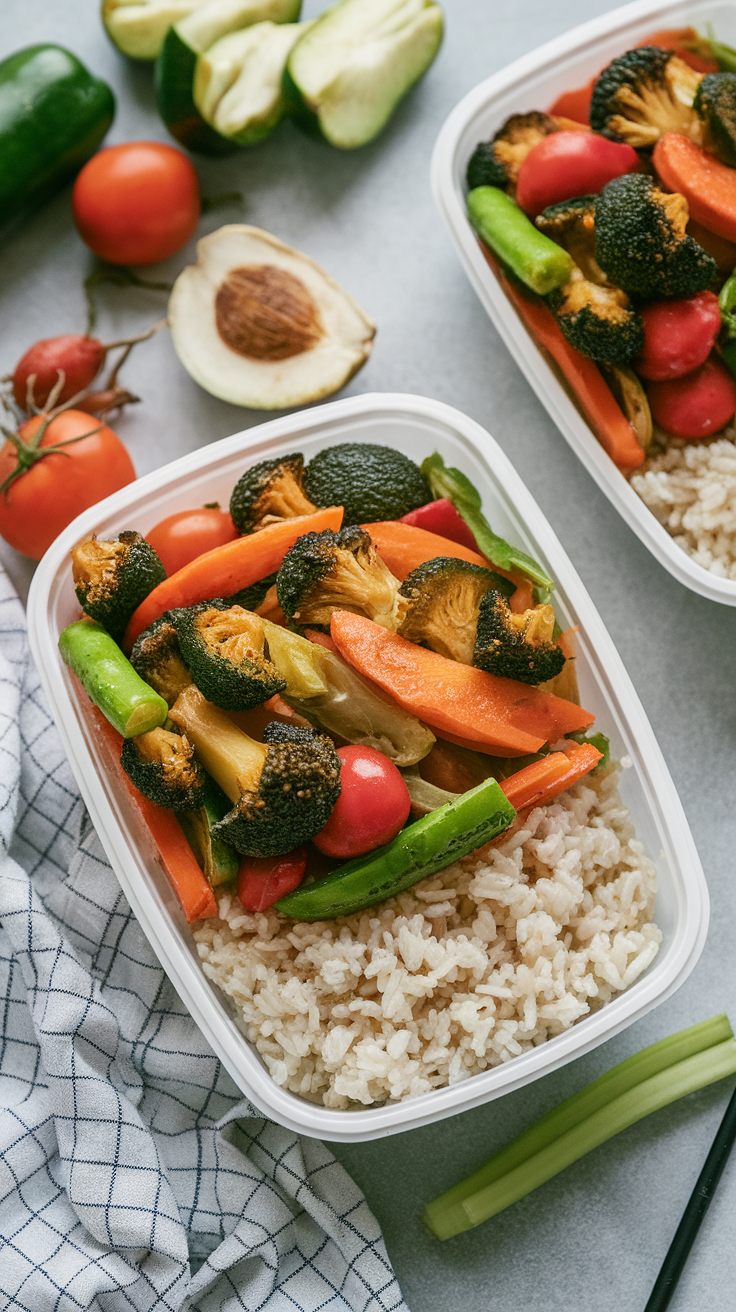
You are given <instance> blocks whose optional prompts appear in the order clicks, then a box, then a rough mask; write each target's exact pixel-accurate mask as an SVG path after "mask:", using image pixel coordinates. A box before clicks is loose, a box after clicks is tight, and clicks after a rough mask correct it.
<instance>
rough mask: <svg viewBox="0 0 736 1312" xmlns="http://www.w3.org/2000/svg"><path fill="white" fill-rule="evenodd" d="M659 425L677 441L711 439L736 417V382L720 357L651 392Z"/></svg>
mask: <svg viewBox="0 0 736 1312" xmlns="http://www.w3.org/2000/svg"><path fill="white" fill-rule="evenodd" d="M647 395H648V397H649V404H650V406H651V407H652V418H653V419H654V422H655V424H659V426H660V428H664V429H665V430H666V432H668V433H672V435H673V437H689V438H696V437H710V435H711V433H718V432H720V430H721V429H722V428H724V427H725V425H726V424H727V423H728V421H729V419H732V418H733V416H734V413H736V381H735V380H734V377H733V375H732V374H731V373H729V371H728V369H727V368H726V366H725V365H724V364H722V363H721V361H720V360H719V359H717V357H716V356H713V355H712V356H711V357H710V359H709V360H706V362H705V364H701V366H700V368H699V369H696V370H695V371H694V373H691V374H686V375H685V377H684V378H673V379H669V380H668V381H667V382H664V383H650V384H649V387H648V388H647Z"/></svg>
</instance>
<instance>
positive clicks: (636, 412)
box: [598, 364, 654, 452]
mask: <svg viewBox="0 0 736 1312" xmlns="http://www.w3.org/2000/svg"><path fill="white" fill-rule="evenodd" d="M598 367H599V369H600V370H601V372H602V374H603V377H604V378H605V380H606V382H607V383H608V386H609V387H610V389H611V391H612V392H613V395H614V396H615V398H616V400H617V401H618V403H619V405H620V406H621V409H622V410H623V412H624V414H625V415H626V418H627V419H628V421H629V423H630V424H631V427H632V428H633V430H634V432H635V433H636V440H637V442H638V443H639V445H640V446H641V447H643V448H644V450H645V451H647V452H648V451H649V450H650V447H651V446H652V444H653V442H654V426H653V424H652V412H651V410H650V409H649V401H648V399H647V394H646V392H645V390H644V384H643V383H642V381H641V379H640V378H639V377H638V375H637V374H635V373H634V370H633V369H629V368H628V366H627V365H623V364H599V366H598Z"/></svg>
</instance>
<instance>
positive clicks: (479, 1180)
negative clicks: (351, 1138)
mask: <svg viewBox="0 0 736 1312" xmlns="http://www.w3.org/2000/svg"><path fill="white" fill-rule="evenodd" d="M693 1063H695V1064H694V1065H693ZM734 1072H736V1041H734V1039H733V1034H732V1030H731V1026H730V1024H729V1022H728V1018H727V1017H726V1016H715V1017H713V1018H712V1019H710V1020H707V1021H703V1022H701V1023H700V1024H699V1025H693V1026H691V1027H690V1028H689V1029H685V1030H681V1031H680V1032H679V1033H677V1034H673V1035H672V1036H671V1037H669V1038H667V1039H662V1040H660V1041H659V1042H658V1043H654V1044H652V1045H651V1046H650V1047H648V1048H645V1049H644V1050H643V1052H640V1053H637V1054H636V1055H635V1056H633V1057H629V1058H627V1059H626V1061H623V1062H620V1063H619V1065H618V1066H615V1067H614V1068H613V1070H611V1071H608V1072H607V1073H606V1074H605V1075H602V1076H600V1078H599V1079H597V1080H594V1081H593V1083H592V1084H589V1085H588V1087H587V1088H585V1089H581V1090H580V1092H579V1093H576V1094H573V1096H572V1097H571V1098H568V1099H567V1100H566V1101H565V1102H563V1103H561V1104H560V1106H559V1107H555V1108H554V1109H553V1110H552V1111H551V1112H548V1113H547V1115H546V1116H543V1117H542V1118H541V1120H539V1121H537V1122H536V1124H535V1125H533V1126H531V1127H530V1128H529V1129H528V1130H526V1131H525V1132H524V1134H522V1135H520V1136H519V1137H518V1138H517V1139H514V1140H513V1142H512V1143H510V1144H508V1145H507V1146H506V1147H505V1148H503V1149H502V1150H501V1151H500V1152H499V1153H496V1154H495V1156H493V1157H492V1158H490V1160H489V1161H488V1162H486V1163H485V1164H484V1165H483V1166H482V1167H481V1168H480V1169H479V1170H478V1171H476V1172H474V1174H473V1175H471V1176H469V1177H468V1178H467V1179H466V1180H463V1181H461V1183H460V1184H458V1185H455V1187H454V1188H453V1189H449V1190H448V1191H447V1192H446V1193H444V1194H442V1195H440V1197H439V1198H435V1199H434V1200H433V1201H432V1202H431V1203H429V1204H428V1205H427V1208H426V1210H425V1214H424V1220H425V1222H426V1224H427V1225H428V1226H429V1228H430V1230H432V1231H433V1233H434V1234H435V1235H437V1237H438V1239H449V1238H451V1237H452V1236H453V1235H455V1234H459V1233H461V1231H463V1230H469V1229H471V1228H472V1226H474V1225H477V1224H478V1223H479V1222H480V1221H483V1220H486V1219H487V1218H488V1217H490V1216H494V1215H495V1214H496V1212H499V1211H502V1210H503V1208H504V1207H508V1206H509V1205H510V1203H512V1202H516V1201H517V1199H519V1198H522V1197H523V1196H524V1195H525V1194H527V1193H530V1192H531V1191H532V1190H533V1189H536V1188H537V1187H538V1185H540V1184H542V1183H544V1181H545V1180H548V1179H549V1178H550V1177H551V1176H552V1175H555V1174H556V1173H557V1172H558V1171H561V1170H563V1169H564V1168H565V1167H566V1166H569V1165H570V1164H571V1163H572V1162H574V1161H576V1160H577V1159H578V1158H579V1157H581V1156H583V1155H584V1154H585V1153H586V1152H589V1151H590V1150H591V1149H592V1148H595V1147H597V1146H598V1144H600V1143H604V1142H605V1140H606V1139H609V1138H610V1137H611V1136H612V1135H614V1134H617V1133H618V1132H619V1130H623V1129H625V1128H626V1127H627V1126H628V1125H632V1124H633V1123H634V1122H635V1121H637V1120H639V1119H640V1118H641V1117H643V1116H647V1115H649V1113H650V1112H651V1111H656V1110H657V1109H658V1108H659V1107H664V1106H666V1105H667V1104H668V1103H669V1102H673V1101H674V1100H675V1099H677V1098H680V1097H683V1096H684V1094H685V1093H689V1092H692V1091H693V1090H694V1089H698V1088H701V1087H703V1086H704V1085H706V1084H710V1083H712V1082H713V1081H714V1080H719V1079H722V1078H723V1077H724V1076H725V1075H729V1074H731V1073H734ZM693 1081H694V1082H693ZM488 1209H490V1210H488Z"/></svg>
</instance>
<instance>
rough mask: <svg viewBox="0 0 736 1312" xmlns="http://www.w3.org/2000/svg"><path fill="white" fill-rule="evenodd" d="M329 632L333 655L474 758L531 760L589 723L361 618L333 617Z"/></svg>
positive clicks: (547, 698) (568, 706)
mask: <svg viewBox="0 0 736 1312" xmlns="http://www.w3.org/2000/svg"><path fill="white" fill-rule="evenodd" d="M330 632H331V634H332V637H333V638H334V640H335V643H336V644H337V649H338V651H339V652H340V655H341V656H344V658H345V660H347V661H349V662H350V664H351V665H353V666H354V667H355V669H357V670H359V671H360V673H361V674H364V675H366V676H367V678H369V679H372V680H373V682H374V683H377V684H378V686H379V688H383V690H384V692H387V693H388V694H389V696H391V697H393V698H394V700H395V701H397V702H398V703H399V705H400V706H403V707H404V709H405V710H407V711H411V712H412V714H414V715H416V716H418V717H419V719H420V720H424V722H425V723H426V724H428V725H429V726H430V728H433V729H434V728H436V729H438V730H439V732H440V733H441V734H443V736H444V737H447V738H450V739H451V740H452V739H453V736H454V735H457V736H458V737H459V738H460V739H462V740H464V742H463V745H468V746H472V747H474V748H475V749H476V750H477V751H486V752H489V751H491V750H492V751H493V753H494V754H495V755H497V756H509V755H511V756H513V755H522V754H525V753H530V752H538V751H539V749H540V747H542V746H543V745H544V743H546V742H555V741H556V740H557V739H558V738H561V737H563V735H564V734H566V733H572V732H574V731H575V730H576V729H582V728H586V727H587V726H588V725H589V724H592V722H593V720H594V718H595V717H594V716H593V715H591V714H590V713H589V712H588V711H584V710H582V709H581V707H579V706H573V705H572V703H571V702H565V701H563V700H562V699H561V698H560V697H554V696H552V695H551V694H550V693H546V692H540V690H539V689H538V688H532V687H530V686H529V684H525V683H518V682H517V681H516V680H515V679H501V678H497V677H496V676H495V675H493V674H486V673H485V672H484V671H483V670H477V669H475V668H474V667H473V666H472V665H461V664H460V662H459V661H452V660H448V659H447V658H446V657H445V656H438V655H437V653H436V652H433V651H428V650H427V649H426V648H424V647H418V646H417V645H416V644H415V643H413V642H408V641H407V640H406V638H401V637H399V635H398V634H397V633H390V632H389V630H388V629H383V628H381V626H380V625H379V624H374V623H373V621H372V620H369V619H366V618H365V616H363V615H352V614H350V613H349V612H348V611H344V610H338V611H334V612H333V615H332V620H331V624H330Z"/></svg>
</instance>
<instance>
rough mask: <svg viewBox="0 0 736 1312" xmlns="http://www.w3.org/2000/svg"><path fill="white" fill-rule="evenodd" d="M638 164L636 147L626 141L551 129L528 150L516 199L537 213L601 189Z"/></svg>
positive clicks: (521, 169) (526, 212)
mask: <svg viewBox="0 0 736 1312" xmlns="http://www.w3.org/2000/svg"><path fill="white" fill-rule="evenodd" d="M638 164H639V156H638V155H637V153H636V151H635V150H634V149H633V147H632V146H627V145H626V144H625V143H624V142H621V141H608V140H607V138H606V137H598V136H596V135H595V133H593V132H575V131H572V132H552V133H550V135H549V136H548V137H544V138H543V140H542V141H540V142H539V144H538V145H537V146H535V147H534V149H533V150H530V151H529V154H528V155H527V157H526V159H525V160H524V162H523V164H522V166H521V168H520V169H519V179H518V182H517V184H516V199H517V201H518V203H519V205H520V206H521V208H522V209H523V210H524V213H525V214H530V215H532V216H534V215H537V214H540V213H541V211H542V210H544V209H546V208H547V206H548V205H555V204H556V203H557V201H560V200H571V199H572V197H573V196H587V195H590V194H592V193H594V192H598V191H600V189H601V187H604V186H605V185H606V183H607V182H610V181H611V179H612V178H619V177H620V176H621V174H622V173H630V172H631V171H632V169H635V168H637V167H638Z"/></svg>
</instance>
